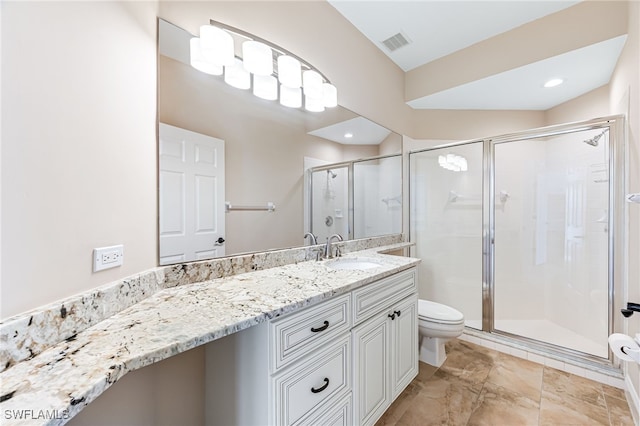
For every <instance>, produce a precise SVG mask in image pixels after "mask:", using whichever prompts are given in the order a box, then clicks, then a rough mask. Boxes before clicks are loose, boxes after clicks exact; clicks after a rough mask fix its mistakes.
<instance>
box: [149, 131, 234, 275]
mask: <svg viewBox="0 0 640 426" xmlns="http://www.w3.org/2000/svg"><path fill="white" fill-rule="evenodd" d="M159 139H160V144H159V151H160V154H159V157H160V166H159V181H160V182H159V205H160V208H159V209H160V212H159V213H160V218H159V220H160V264H161V265H167V264H172V263H178V262H189V261H194V260H202V259H209V258H212V257H221V256H224V255H225V249H224V229H225V210H224V209H225V207H224V141H223V140H220V139H216V138H212V137H210V136H205V135H201V134H199V133H195V132H191V131H189V130H185V129H180V128H178V127H174V126H170V125H167V124H164V123H160V138H159Z"/></svg>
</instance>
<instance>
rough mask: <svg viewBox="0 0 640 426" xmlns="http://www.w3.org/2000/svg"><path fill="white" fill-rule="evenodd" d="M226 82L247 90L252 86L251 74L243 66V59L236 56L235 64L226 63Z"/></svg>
mask: <svg viewBox="0 0 640 426" xmlns="http://www.w3.org/2000/svg"><path fill="white" fill-rule="evenodd" d="M224 82H225V83H227V84H228V85H229V86H232V87H235V88H236V89H242V90H246V89H248V88H250V87H251V74H249V72H248V71H247V70H245V69H244V67H243V66H242V61H241V60H240V59H238V58H236V60H235V62H234V63H233V65H225V67H224Z"/></svg>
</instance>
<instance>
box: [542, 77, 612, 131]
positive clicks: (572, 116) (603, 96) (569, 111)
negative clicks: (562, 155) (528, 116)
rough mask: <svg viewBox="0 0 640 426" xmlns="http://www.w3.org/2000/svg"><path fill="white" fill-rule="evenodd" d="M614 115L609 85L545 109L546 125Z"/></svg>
mask: <svg viewBox="0 0 640 426" xmlns="http://www.w3.org/2000/svg"><path fill="white" fill-rule="evenodd" d="M607 115H612V113H611V112H610V111H609V85H608V84H607V85H604V86H602V87H599V88H597V89H595V90H592V91H590V92H588V93H585V94H584V95H582V96H579V97H577V98H575V99H572V100H570V101H567V102H565V103H563V104H560V105H558V106H556V107H554V108H551V109H548V110H547V111H545V115H544V119H545V120H544V121H545V126H551V125H554V124H563V123H570V122H572V121H581V120H589V119H592V118H597V117H606V116H607Z"/></svg>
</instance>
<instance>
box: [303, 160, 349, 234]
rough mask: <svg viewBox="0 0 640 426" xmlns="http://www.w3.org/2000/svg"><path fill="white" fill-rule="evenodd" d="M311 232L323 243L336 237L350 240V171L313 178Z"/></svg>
mask: <svg viewBox="0 0 640 426" xmlns="http://www.w3.org/2000/svg"><path fill="white" fill-rule="evenodd" d="M311 232H313V233H314V234H315V236H316V237H317V238H318V243H324V242H325V241H326V240H327V238H328V237H330V236H331V235H333V234H340V235H341V236H342V237H343V238H348V236H349V168H348V167H346V166H344V167H336V168H331V169H322V170H318V171H314V172H313V173H312V174H311Z"/></svg>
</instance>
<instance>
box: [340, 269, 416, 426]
mask: <svg viewBox="0 0 640 426" xmlns="http://www.w3.org/2000/svg"><path fill="white" fill-rule="evenodd" d="M352 296H353V302H354V310H353V314H354V324H356V326H355V327H354V329H353V331H352V336H353V351H354V369H353V372H354V386H355V388H354V392H353V394H354V421H353V424H357V425H372V424H374V423H375V422H376V421H377V420H378V419H379V418H380V416H381V415H382V414H383V413H384V412H385V410H386V409H387V408H388V407H389V405H391V403H392V402H393V400H395V399H396V397H397V396H398V395H399V394H400V392H402V390H403V389H404V388H405V387H406V386H407V385H408V384H409V383H410V382H411V380H413V378H414V377H415V376H416V375H417V374H418V313H417V309H418V296H417V286H416V281H415V272H414V270H410V271H406V272H403V273H400V274H397V275H394V276H392V277H389V278H387V279H384V280H381V281H379V282H377V283H374V284H371V285H370V286H367V287H363V288H361V289H358V290H354V292H353V295H352Z"/></svg>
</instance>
